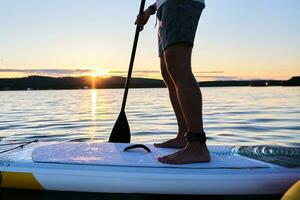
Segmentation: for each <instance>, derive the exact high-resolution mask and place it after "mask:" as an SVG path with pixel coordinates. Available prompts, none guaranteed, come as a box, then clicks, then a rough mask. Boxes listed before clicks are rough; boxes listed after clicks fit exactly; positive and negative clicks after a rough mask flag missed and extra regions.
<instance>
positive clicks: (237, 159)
mask: <svg viewBox="0 0 300 200" xmlns="http://www.w3.org/2000/svg"><path fill="white" fill-rule="evenodd" d="M130 145H132V144H115V143H96V142H65V143H58V144H51V145H45V146H40V147H37V148H36V149H35V150H34V151H33V152H32V159H33V161H34V162H39V163H59V164H84V165H103V166H126V167H154V168H165V167H171V168H191V169H193V168H194V169H195V168H196V169H226V168H229V169H234V168H237V169H238V168H242V169H244V168H269V165H268V164H266V163H264V162H260V161H256V160H252V159H249V158H246V157H243V156H239V155H236V154H234V153H232V152H231V147H229V146H211V147H209V149H210V152H211V157H212V161H211V162H209V163H194V164H184V165H169V164H162V163H160V162H158V161H157V157H159V156H163V155H168V154H171V153H173V152H175V151H176V149H163V148H155V147H154V146H153V145H147V146H148V147H149V148H150V149H151V151H152V152H151V153H147V152H146V151H144V150H143V149H133V150H130V151H128V152H124V151H123V149H124V148H125V147H127V146H130Z"/></svg>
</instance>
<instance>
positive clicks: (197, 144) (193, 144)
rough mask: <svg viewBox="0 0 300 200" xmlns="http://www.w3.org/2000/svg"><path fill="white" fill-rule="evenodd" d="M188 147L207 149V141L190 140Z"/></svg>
mask: <svg viewBox="0 0 300 200" xmlns="http://www.w3.org/2000/svg"><path fill="white" fill-rule="evenodd" d="M186 148H190V149H197V150H199V149H200V150H205V149H207V146H206V143H201V142H188V143H187V145H186Z"/></svg>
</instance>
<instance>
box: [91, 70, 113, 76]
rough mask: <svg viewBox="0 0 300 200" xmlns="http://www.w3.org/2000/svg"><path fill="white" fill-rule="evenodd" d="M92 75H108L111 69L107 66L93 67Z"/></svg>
mask: <svg viewBox="0 0 300 200" xmlns="http://www.w3.org/2000/svg"><path fill="white" fill-rule="evenodd" d="M91 76H92V77H94V78H95V77H108V76H109V70H108V69H105V68H101V69H92V72H91Z"/></svg>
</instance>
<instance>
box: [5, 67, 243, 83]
mask: <svg viewBox="0 0 300 200" xmlns="http://www.w3.org/2000/svg"><path fill="white" fill-rule="evenodd" d="M94 70H95V68H92V69H9V68H6V69H1V68H0V77H1V73H20V74H23V75H24V76H29V75H40V76H52V77H66V76H85V75H90V74H92V73H93V71H94ZM127 73H128V72H127V71H125V70H115V71H109V70H108V75H109V76H123V77H126V76H127ZM194 75H195V77H196V78H197V79H198V80H200V81H205V80H238V79H240V78H239V77H237V76H232V75H226V74H225V72H224V71H198V72H197V71H196V72H194ZM133 76H134V77H141V78H156V79H162V77H161V72H160V71H159V70H135V71H133Z"/></svg>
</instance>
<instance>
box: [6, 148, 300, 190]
mask: <svg viewBox="0 0 300 200" xmlns="http://www.w3.org/2000/svg"><path fill="white" fill-rule="evenodd" d="M128 145H129V144H118V143H115V144H111V143H97V142H38V143H30V144H28V145H26V146H24V147H23V148H16V149H14V150H11V151H7V152H5V153H2V154H0V176H1V182H0V186H1V187H5V188H22V189H43V190H56V191H76V192H104V193H143V194H194V195H195V194H197V195H219V194H221V195H227V194H228V195H235V194H283V193H284V192H286V190H287V189H288V188H289V187H291V186H292V185H293V184H294V183H295V182H296V181H298V180H299V179H300V167H297V166H296V167H295V166H294V167H293V168H289V167H285V166H281V165H276V164H274V163H268V162H264V161H261V160H257V159H252V158H251V157H249V155H248V154H247V156H243V155H240V154H239V153H238V152H239V149H240V147H234V146H209V149H210V152H211V156H212V162H210V163H197V164H185V165H167V164H161V163H159V162H158V161H157V159H156V158H157V156H160V155H166V154H169V153H172V152H174V151H176V150H174V149H158V148H155V147H153V145H147V146H148V147H149V148H150V149H151V150H152V153H147V152H146V151H144V150H142V149H133V150H130V151H129V152H124V151H123V149H124V148H125V147H127V146H128ZM6 148H7V147H6ZM247 149H248V147H247Z"/></svg>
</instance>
